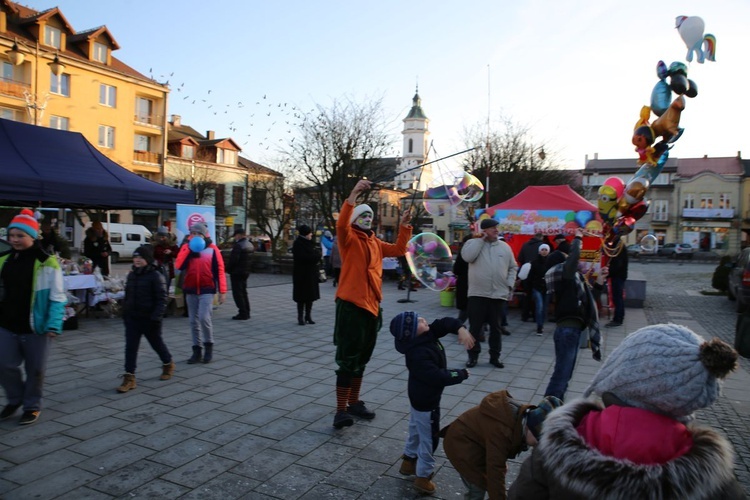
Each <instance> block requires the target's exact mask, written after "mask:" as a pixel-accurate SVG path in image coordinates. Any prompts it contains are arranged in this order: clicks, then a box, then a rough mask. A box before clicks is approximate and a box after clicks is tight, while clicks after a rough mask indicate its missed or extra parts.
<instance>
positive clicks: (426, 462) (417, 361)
mask: <svg viewBox="0 0 750 500" xmlns="http://www.w3.org/2000/svg"><path fill="white" fill-rule="evenodd" d="M449 333H456V334H458V341H459V343H461V344H463V345H464V347H466V348H467V349H471V348H472V347H473V345H474V338H473V337H472V336H471V334H470V333H469V331H468V330H467V329H466V328H464V326H463V322H462V321H461V320H459V319H457V318H443V319H439V320H435V321H433V322H432V324H427V320H426V319H425V318H420V317H419V315H417V313H415V312H411V311H408V312H403V313H401V314H399V315H397V316H396V317H394V318H393V319H392V320H391V334H392V335H393V337H394V338H395V340H394V343H395V345H396V350H397V351H398V352H400V353H402V354H404V355H405V357H406V367H407V368H408V369H409V402H410V403H411V412H410V414H409V436H408V438H407V439H406V446H405V447H404V454H403V456H402V459H403V461H402V463H401V469H400V472H401V474H404V475H413V474H416V475H417V478H416V480H415V481H414V487H415V488H416V489H417V490H419V491H421V492H423V493H429V494H432V493H434V492H435V483H433V482H432V481H431V479H432V475H433V470H434V468H435V459H434V457H433V455H432V454H433V453H434V452H435V450H436V449H437V445H438V439H439V438H438V429H439V426H440V397H441V396H442V394H443V389H444V388H445V387H446V386H449V385H454V384H460V383H461V382H463V381H464V380H466V379H467V378H469V371H468V370H466V369H460V370H448V369H447V368H446V365H447V362H446V359H445V349H444V348H443V345H442V344H441V343H440V338H441V337H444V336H446V335H447V334H449Z"/></svg>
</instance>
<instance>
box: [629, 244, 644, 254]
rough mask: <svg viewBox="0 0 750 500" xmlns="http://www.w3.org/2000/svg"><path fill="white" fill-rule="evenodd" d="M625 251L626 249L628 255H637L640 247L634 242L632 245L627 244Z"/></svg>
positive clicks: (639, 252)
mask: <svg viewBox="0 0 750 500" xmlns="http://www.w3.org/2000/svg"><path fill="white" fill-rule="evenodd" d="M627 251H628V256H630V257H638V256H639V255H641V251H642V249H641V246H640V245H639V244H638V243H634V244H632V245H628V248H627Z"/></svg>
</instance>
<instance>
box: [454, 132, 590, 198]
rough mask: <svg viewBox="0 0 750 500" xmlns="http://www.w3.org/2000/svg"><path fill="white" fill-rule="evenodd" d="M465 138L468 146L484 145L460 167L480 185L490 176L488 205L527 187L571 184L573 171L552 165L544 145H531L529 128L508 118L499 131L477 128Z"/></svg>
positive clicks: (551, 157) (552, 158) (467, 156)
mask: <svg viewBox="0 0 750 500" xmlns="http://www.w3.org/2000/svg"><path fill="white" fill-rule="evenodd" d="M464 136H465V143H466V144H467V146H468V147H472V146H476V145H477V144H482V145H483V146H484V148H482V149H477V150H475V151H472V152H471V153H469V154H468V155H466V156H465V157H463V158H464V161H463V167H464V170H466V171H467V172H470V173H471V174H473V175H474V176H476V177H477V178H479V179H480V180H481V181H482V182H485V179H486V176H487V174H488V173H489V177H490V185H489V200H490V202H491V204H492V203H499V202H502V201H505V200H507V199H508V198H511V197H513V196H515V195H517V194H518V193H520V192H521V191H522V190H523V189H524V188H526V187H527V186H549V185H555V184H571V183H572V181H573V180H574V178H575V177H574V174H573V172H571V171H568V170H562V169H560V168H558V167H557V166H556V165H555V161H554V155H553V154H551V153H550V152H549V151H545V148H544V143H542V144H534V142H533V139H532V137H531V136H530V133H529V129H528V127H526V126H522V125H519V124H517V123H514V122H513V121H512V120H510V119H508V118H503V119H501V120H500V126H499V129H498V130H490V131H489V132H488V131H487V129H486V125H476V126H474V127H473V128H472V129H469V130H467V131H465V132H464ZM486 188H487V186H485V189H486Z"/></svg>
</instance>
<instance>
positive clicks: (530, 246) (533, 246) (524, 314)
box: [518, 233, 544, 321]
mask: <svg viewBox="0 0 750 500" xmlns="http://www.w3.org/2000/svg"><path fill="white" fill-rule="evenodd" d="M543 243H544V236H543V235H542V233H536V234H535V235H534V236H533V237H532V238H531V239H530V240H529V241H527V242H526V243H524V244H523V246H521V250H520V251H519V252H518V267H519V268H520V267H521V266H522V265H524V264H526V263H527V262H531V261H532V260H534V259H536V258H537V257H538V256H539V247H540V246H541V245H542V244H543ZM521 284H522V286H523V292H524V294H523V300H522V301H521V321H527V320H528V319H529V318H531V319H532V320H533V319H534V299H533V298H532V296H531V292H532V286H531V280H529V279H528V278H526V279H525V280H523V281H522V282H521Z"/></svg>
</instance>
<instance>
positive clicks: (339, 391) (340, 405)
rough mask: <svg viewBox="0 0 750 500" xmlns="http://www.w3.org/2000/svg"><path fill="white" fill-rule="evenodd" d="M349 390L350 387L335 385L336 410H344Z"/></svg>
mask: <svg viewBox="0 0 750 500" xmlns="http://www.w3.org/2000/svg"><path fill="white" fill-rule="evenodd" d="M349 391H351V387H342V386H340V385H337V386H336V411H337V412H339V411H346V404H347V402H348V401H349Z"/></svg>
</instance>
